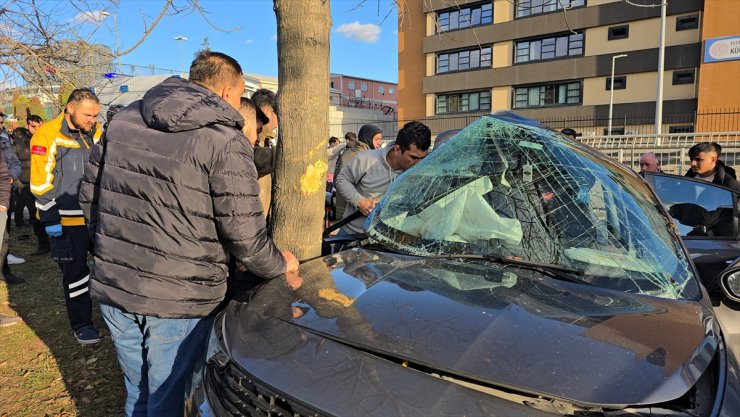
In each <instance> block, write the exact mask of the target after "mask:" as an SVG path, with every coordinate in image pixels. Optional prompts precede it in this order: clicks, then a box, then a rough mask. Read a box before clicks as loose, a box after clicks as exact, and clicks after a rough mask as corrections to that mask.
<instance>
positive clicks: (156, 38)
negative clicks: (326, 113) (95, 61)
mask: <svg viewBox="0 0 740 417" xmlns="http://www.w3.org/2000/svg"><path fill="white" fill-rule="evenodd" d="M289 1H296V2H297V1H301V0H289ZM180 3H181V5H184V4H185V2H182V1H181V2H180ZM163 4H164V1H163V0H156V1H155V0H123V1H121V2H120V3H119V8H118V10H117V11H116V10H110V11H109V12H110V13H111V14H113V15H115V17H116V19H115V21H116V22H117V24H118V48H119V50H125V49H128V48H129V47H131V46H132V45H133V44H134V43H135V42H136V41H137V40H138V39H139V38H140V36H141V34H142V33H143V31H144V26H143V23H142V17H141V16H142V14H143V15H145V16H146V18H147V21H148V22H151V21H153V20H154V18H155V17H156V16H157V15H158V13H159V11H160V7H161V6H162V5H163ZM175 4H177V2H176V3H175ZM200 4H201V5H202V7H203V9H204V10H205V11H206V12H207V17H208V19H209V20H210V21H211V22H212V23H213V24H214V25H215V26H218V27H220V28H224V29H227V30H229V31H228V32H222V31H219V30H217V29H215V28H213V27H211V26H209V25H208V23H206V21H205V20H204V19H203V17H202V16H201V15H200V14H198V13H197V12H195V13H188V14H178V15H174V16H165V17H164V18H163V19H162V20H161V21H160V23H159V24H158V25H157V27H156V28H155V29H154V31H153V32H152V34H151V35H150V36H149V37H148V38H147V39H146V41H144V43H143V44H142V45H140V46H139V47H138V48H137V49H136V50H135V51H134V52H132V53H130V54H129V55H126V56H123V57H122V58H121V64H126V65H128V64H134V65H136V66H137V67H145V66H148V65H151V64H153V65H155V66H156V67H159V68H170V69H174V70H179V69H180V47H181V46H182V49H183V54H182V55H183V57H184V66H185V69H186V70H187V67H188V65H189V62H190V61H191V60H192V57H193V53H194V52H195V51H196V50H198V49H200V48H201V47H202V44H203V40H204V39H205V38H206V37H207V38H208V43H209V45H210V48H211V49H212V50H215V51H220V52H224V53H227V54H229V55H231V56H233V57H234V58H236V59H237V60H238V61H239V63H240V64H241V65H242V68H243V69H244V71H245V72H249V73H256V74H261V75H269V76H277V73H278V69H277V40H276V39H277V38H276V35H277V24H276V22H275V13H274V11H273V10H272V1H270V0H246V1H245V0H201V1H200ZM358 6H360V7H358ZM331 9H332V32H331V57H330V65H331V71H332V72H335V73H341V74H347V75H354V76H358V77H365V78H371V79H377V80H382V81H390V82H396V81H397V79H398V52H397V49H398V32H397V11H396V9H395V5H394V2H393V1H392V0H366V1H364V2H363V1H362V0H332V1H331ZM389 12H390V14H389ZM92 13H93V14H94V15H95V16H99V15H97V14H95V13H99V11H92ZM386 15H388V17H387V18H386ZM384 19H385V20H384ZM81 24H82V25H85V26H88V27H89V28H92V27H94V25H96V24H98V23H96V22H92V21H88V22H83V23H81ZM114 27H115V22H114V19H113V18H112V17H111V16H109V17H107V18H105V19H104V20H103V21H102V23H100V27H99V28H98V29H97V30H95V31H94V34H93V35H92V40H93V41H94V42H96V43H103V44H106V45H109V46H111V48H113V47H114V44H115V32H114V30H113V28H114ZM88 30H90V29H88ZM176 36H185V37H187V38H188V40H187V41H184V42H178V41H175V40H174V39H173V38H174V37H176ZM181 43H182V45H181ZM126 68H127V67H126V66H124V67H123V71H122V72H125V73H126V72H129V71H127V70H126Z"/></svg>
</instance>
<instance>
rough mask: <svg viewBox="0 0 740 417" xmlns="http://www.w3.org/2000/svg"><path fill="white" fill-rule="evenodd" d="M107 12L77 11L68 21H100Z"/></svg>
mask: <svg viewBox="0 0 740 417" xmlns="http://www.w3.org/2000/svg"><path fill="white" fill-rule="evenodd" d="M107 13H108V12H106V11H104V10H90V11H88V12H80V13H77V15H76V16H75V17H73V18H72V19H71V20H70V21H69V22H70V23H100V22H102V21H103V20H104V19H105V18H106V17H107V16H108V14H107Z"/></svg>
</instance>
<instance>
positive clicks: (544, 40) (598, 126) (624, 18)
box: [398, 0, 740, 136]
mask: <svg viewBox="0 0 740 417" xmlns="http://www.w3.org/2000/svg"><path fill="white" fill-rule="evenodd" d="M643 3H644V2H643ZM648 3H650V2H648ZM652 3H656V4H659V1H655V2H652ZM407 4H408V6H409V7H408V11H407V12H405V15H404V16H403V25H402V27H401V28H400V29H399V39H398V43H399V75H398V78H399V84H398V85H399V119H403V120H408V119H414V118H422V117H426V118H448V117H449V118H455V117H457V118H459V119H460V122H459V123H458V124H461V125H462V126H464V125H465V124H466V122H467V121H469V118H464V117H459V116H461V115H466V114H480V113H488V112H492V111H497V110H512V111H515V112H516V113H519V114H521V115H523V116H526V117H531V118H535V119H538V120H556V119H563V120H593V121H594V122H593V123H592V126H588V127H584V132H583V133H584V134H587V135H597V136H598V135H603V134H605V133H606V132H605V126H606V124H607V121H608V117H607V114H608V111H609V110H608V109H609V104H610V100H611V99H610V97H611V93H612V91H611V89H612V88H613V89H614V91H613V119H612V120H613V125H614V127H613V131H612V133H614V134H620V133H629V129H630V128H634V127H635V126H638V125H641V124H642V125H646V126H648V127H649V126H650V125H653V120H654V117H655V108H656V97H657V82H658V56H659V39H660V36H659V30H660V7H652V8H649V7H635V6H632V5H630V4H627V3H626V2H624V1H622V0H516V1H515V0H486V1H480V0H458V1H456V2H455V3H454V4H452V3H450V2H448V1H443V0H426V1H422V0H408V1H407ZM399 21H401V20H400V19H399ZM738 22H740V1H736V0H706V1H702V0H668V11H667V20H666V30H665V65H664V73H663V115H664V117H663V124H664V126H663V133H668V132H684V131H695V130H696V129H697V127H700V126H697V124H696V120H697V119H696V117H695V116H696V113H697V110H699V109H701V110H704V111H715V110H722V109H728V108H732V107H734V108H735V111H740V88H739V87H738V84H737V82H738V81H737V80H738V76H737V75H738V74H740V67H738V65H740V61H732V62H720V63H717V62H714V63H711V64H710V63H707V64H703V60H702V58H703V56H702V52H703V50H702V44H703V40H704V39H705V38H706V37H707V36H728V35H737V34H740V25H739V24H738ZM733 32H734V33H733ZM616 55H626V56H623V57H620V58H618V59H613V57H614V56H616ZM613 64H614V73H615V76H614V80H613V82H612V80H611V72H612V65H613ZM710 65H711V66H713V68H711V71H710V70H707V73H710V72H711V74H709V75H707V76H706V77H704V74H703V71H704V67H705V66H710ZM733 71H734V73H733ZM733 74H734V75H733ZM723 79H724V82H725V83H729V84H730V85H734V86H735V88H734V90H735V91H734V92H728V93H727V94H728V97H726V98H724V99H722V100H717V99H709V100H707V99H705V98H703V97H702V95H706V96H707V97H711V96H713V95H716V94H717V93H718V92H720V91H722V92H723V93H724V92H725V91H724V90H723V89H720V90H717V88H718V86H716V84H717V83H720V82H721V81H720V80H723ZM705 84H706V85H707V88H706V89H705V90H706V91H705V90H704V89H702V88H703V87H704V85H705ZM710 85H711V87H710ZM704 102H706V104H704ZM699 103H702V104H701V105H700V104H699ZM672 115H685V116H687V117H686V118H680V119H676V118H674V119H672V118H671V117H672ZM738 120H740V119H738V118H735V119H734V121H733V122H732V123H734V124H737V121H738ZM445 126H446V127H447V128H450V127H462V126H452V125H451V124H449V123H447V124H446V125H445ZM707 127H708V126H707ZM732 127H733V126H725V127H723V128H732ZM625 129H626V130H627V131H625ZM735 129H736V130H738V129H740V127H738V126H735ZM433 130H434V129H433ZM437 130H438V131H439V130H442V128H438V129H437ZM643 133H653V132H643Z"/></svg>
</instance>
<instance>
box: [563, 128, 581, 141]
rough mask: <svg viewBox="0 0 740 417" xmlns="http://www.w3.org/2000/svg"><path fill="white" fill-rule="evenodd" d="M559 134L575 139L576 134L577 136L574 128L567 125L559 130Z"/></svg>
mask: <svg viewBox="0 0 740 417" xmlns="http://www.w3.org/2000/svg"><path fill="white" fill-rule="evenodd" d="M560 134H561V135H563V136H565V137H566V138H569V139H573V140H575V139H576V136H578V133H576V131H575V130H573V129H571V128H569V127H566V128H565V129H563V130H561V131H560Z"/></svg>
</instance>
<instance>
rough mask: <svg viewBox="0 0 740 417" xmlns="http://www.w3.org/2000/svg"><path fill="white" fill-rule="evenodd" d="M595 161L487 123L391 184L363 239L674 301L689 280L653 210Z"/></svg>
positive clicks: (500, 122)
mask: <svg viewBox="0 0 740 417" xmlns="http://www.w3.org/2000/svg"><path fill="white" fill-rule="evenodd" d="M512 117H516V116H512ZM604 158H605V157H604V156H602V155H600V154H598V153H597V152H595V151H593V150H591V149H589V148H585V147H581V146H580V145H578V144H576V143H575V142H571V141H567V140H564V138H563V137H562V135H559V134H558V133H557V132H553V131H551V130H547V129H545V128H543V127H541V126H539V125H533V126H527V125H526V124H525V125H522V124H514V123H511V122H509V121H507V120H505V119H500V118H497V117H495V116H484V117H482V118H480V119H479V120H478V121H476V122H474V123H473V124H471V125H470V126H468V127H467V128H466V129H464V130H462V131H461V132H460V133H458V134H457V135H455V136H454V137H453V138H451V139H450V140H448V141H447V142H446V144H445V145H444V146H442V147H440V148H439V149H437V150H435V151H434V152H432V153H431V154H430V155H429V156H428V157H427V158H426V159H425V160H424V161H422V162H420V163H419V164H418V165H417V166H415V167H414V168H412V169H411V170H409V171H407V172H406V173H404V174H403V175H401V176H400V177H399V178H398V179H397V180H396V181H394V183H393V184H392V186H391V188H390V189H389V190H388V192H387V193H386V194H385V197H384V199H383V201H382V202H381V203H380V204H379V206H378V208H377V209H376V212H375V213H374V214H373V215H372V216H371V217H370V218H369V219H368V222H367V223H366V229H367V233H368V235H369V236H370V237H371V238H373V239H375V240H377V241H379V242H380V243H382V244H384V245H386V246H388V247H390V248H392V249H394V250H397V251H399V252H403V253H408V254H412V255H418V256H436V255H449V254H468V255H481V256H494V257H501V258H508V259H513V260H521V261H527V262H534V263H541V264H550V265H557V266H563V267H567V268H571V269H577V270H580V271H582V272H583V273H584V276H586V277H587V278H586V279H587V280H589V281H590V282H591V283H593V284H595V285H603V286H607V287H610V288H613V289H619V290H625V291H634V292H638V293H642V294H651V295H657V296H662V297H668V298H678V297H680V296H681V295H680V294H681V292H682V291H683V289H684V286H685V285H686V283H687V282H688V281H690V280H691V278H692V277H693V272H692V270H691V268H690V266H689V265H690V264H689V262H688V260H687V259H686V256H685V253H684V251H683V249H682V248H681V246H680V241H678V240H677V239H676V237H675V235H673V234H672V233H671V232H670V230H669V229H668V228H667V227H666V225H665V215H664V214H663V212H662V211H661V210H660V209H659V207H660V204H659V202H658V201H657V200H656V199H655V198H654V197H653V196H652V193H651V192H650V190H649V188H648V186H647V184H645V182H644V181H641V180H640V179H639V178H638V177H637V176H636V175H634V173H632V172H630V171H629V170H627V169H626V168H623V167H621V166H619V165H617V164H613V163H608V164H607V163H605V162H606V161H605V159H604Z"/></svg>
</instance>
